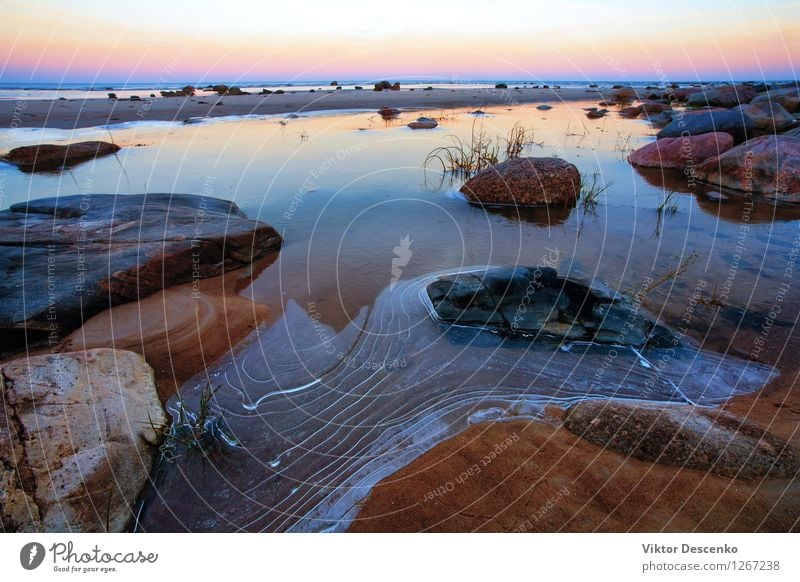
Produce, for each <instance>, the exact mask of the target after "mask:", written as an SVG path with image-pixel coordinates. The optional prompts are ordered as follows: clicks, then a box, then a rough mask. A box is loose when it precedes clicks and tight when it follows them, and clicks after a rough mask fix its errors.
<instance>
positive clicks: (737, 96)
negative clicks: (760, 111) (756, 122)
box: [686, 85, 756, 108]
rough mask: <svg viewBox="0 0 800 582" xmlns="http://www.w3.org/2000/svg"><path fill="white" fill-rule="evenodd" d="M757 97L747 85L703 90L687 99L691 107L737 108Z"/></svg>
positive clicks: (687, 103)
mask: <svg viewBox="0 0 800 582" xmlns="http://www.w3.org/2000/svg"><path fill="white" fill-rule="evenodd" d="M755 96H756V92H755V90H753V88H752V87H748V86H747V85H726V86H724V87H716V88H712V89H703V90H701V91H698V92H696V93H692V94H691V95H689V96H688V97H687V98H686V105H688V106H689V107H706V106H708V107H726V108H731V107H736V106H737V105H741V104H742V103H749V102H750V101H751V100H752V99H753V98H754V97H755Z"/></svg>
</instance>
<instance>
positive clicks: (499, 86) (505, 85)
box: [494, 83, 508, 89]
mask: <svg viewBox="0 0 800 582" xmlns="http://www.w3.org/2000/svg"><path fill="white" fill-rule="evenodd" d="M494 88H495V89H508V85H507V84H506V83H497V84H496V85H495V86H494Z"/></svg>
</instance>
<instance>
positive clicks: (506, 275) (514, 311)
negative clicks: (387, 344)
mask: <svg viewBox="0 0 800 582" xmlns="http://www.w3.org/2000/svg"><path fill="white" fill-rule="evenodd" d="M427 293H428V298H429V299H430V301H431V304H432V306H433V309H434V311H435V314H436V317H437V318H438V319H440V320H441V321H444V322H447V323H451V324H457V325H465V326H474V327H488V328H491V329H495V330H498V331H501V332H503V333H508V334H531V335H533V334H537V335H542V336H544V337H547V336H550V337H554V338H558V339H569V340H576V341H593V342H596V343H607V344H615V345H630V346H634V347H644V346H645V345H650V346H670V347H674V346H676V345H678V344H679V341H678V340H677V338H676V337H675V336H674V335H673V334H672V332H670V331H669V330H668V329H666V328H665V327H663V326H661V325H658V324H657V323H656V322H654V321H653V320H652V319H651V318H650V317H649V316H647V315H646V314H645V313H644V312H642V311H641V310H640V309H637V308H636V307H635V306H634V305H633V304H632V303H631V302H630V301H629V300H628V299H627V298H625V297H623V296H621V295H619V294H617V293H615V292H613V291H611V290H609V289H604V288H601V287H600V286H599V285H595V286H593V287H592V286H589V285H588V284H585V283H584V282H582V281H580V280H577V279H569V278H565V277H559V276H558V273H557V272H556V271H555V270H554V269H552V268H549V267H501V268H495V269H489V270H487V271H483V272H467V273H459V274H456V275H447V276H444V277H440V278H439V279H437V280H436V281H434V282H432V283H430V284H429V285H428V287H427Z"/></svg>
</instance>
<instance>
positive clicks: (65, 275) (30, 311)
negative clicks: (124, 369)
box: [0, 194, 281, 341]
mask: <svg viewBox="0 0 800 582" xmlns="http://www.w3.org/2000/svg"><path fill="white" fill-rule="evenodd" d="M280 245H281V237H280V235H279V234H278V233H277V232H276V231H275V229H273V228H272V227H271V226H269V225H268V224H265V223H263V222H259V221H255V220H249V219H248V218H247V217H246V216H245V215H244V213H242V212H241V211H240V210H239V209H238V208H237V207H236V205H235V204H234V203H233V202H230V201H228V200H219V199H216V198H210V197H207V196H192V195H188V194H129V195H126V194H121V195H114V194H91V195H85V196H83V195H78V196H62V197H58V198H44V199H39V200H31V201H30V202H27V203H20V204H15V205H13V206H12V207H11V208H10V209H9V210H5V211H2V212H0V273H2V281H0V329H25V330H27V334H28V335H29V341H31V340H32V338H33V335H32V334H34V333H35V332H37V331H38V332H39V333H40V334H49V335H50V336H53V334H55V335H58V334H60V333H63V332H68V331H71V330H73V329H75V328H77V327H79V326H81V325H82V324H83V322H84V321H85V320H88V319H89V318H90V317H92V316H93V315H95V314H97V313H99V312H101V311H104V310H106V309H109V308H110V307H113V306H114V305H118V304H122V303H126V302H128V301H136V300H138V299H141V298H143V297H146V296H148V295H151V294H152V293H155V292H156V291H159V290H160V289H162V288H164V287H168V286H170V285H176V284H179V283H188V282H191V281H196V280H198V279H200V278H203V277H211V276H216V275H219V274H221V273H223V272H225V271H228V270H230V269H235V268H239V267H242V266H246V265H248V264H250V263H251V262H252V261H253V260H254V259H256V258H258V257H261V256H263V255H266V254H267V253H270V252H274V251H277V250H278V249H279V248H280Z"/></svg>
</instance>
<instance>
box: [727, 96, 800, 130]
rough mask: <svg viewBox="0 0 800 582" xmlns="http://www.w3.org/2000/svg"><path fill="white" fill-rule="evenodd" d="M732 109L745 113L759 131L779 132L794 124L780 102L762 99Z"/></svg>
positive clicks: (790, 115)
mask: <svg viewBox="0 0 800 582" xmlns="http://www.w3.org/2000/svg"><path fill="white" fill-rule="evenodd" d="M734 111H738V112H740V113H743V114H744V115H747V116H748V117H749V118H750V119H752V120H753V125H754V126H755V128H756V129H757V130H759V131H761V132H763V131H768V132H770V133H780V132H782V131H784V130H786V129H789V128H791V127H793V126H794V125H795V120H794V117H792V114H791V113H789V112H788V111H786V109H784V108H783V106H782V105H781V104H780V103H777V102H772V103H770V102H769V101H766V102H764V101H762V102H759V103H750V104H748V105H740V106H739V107H736V108H735V109H734Z"/></svg>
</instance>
